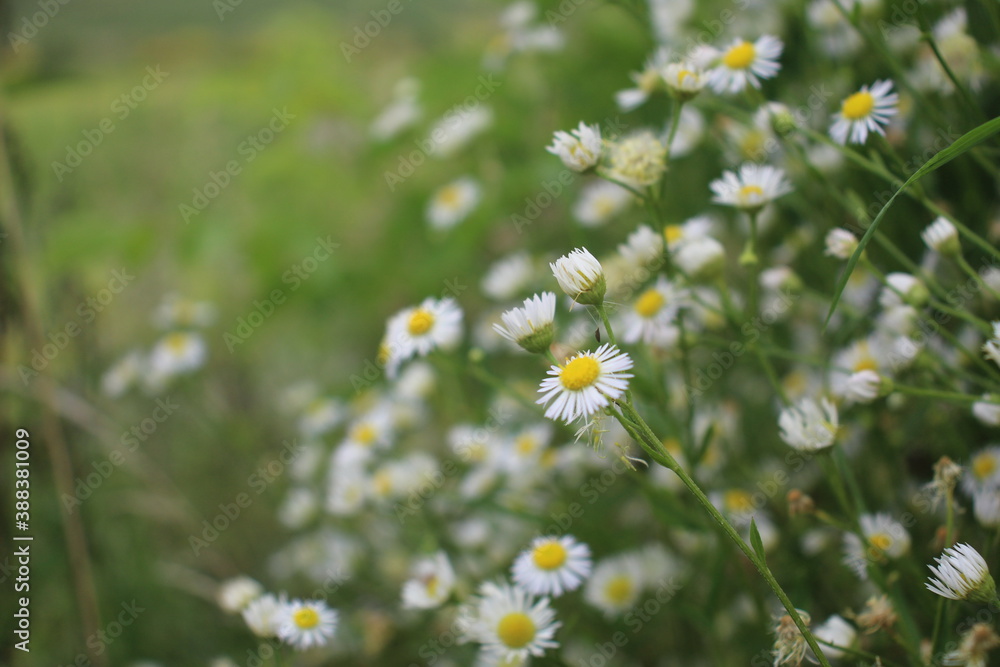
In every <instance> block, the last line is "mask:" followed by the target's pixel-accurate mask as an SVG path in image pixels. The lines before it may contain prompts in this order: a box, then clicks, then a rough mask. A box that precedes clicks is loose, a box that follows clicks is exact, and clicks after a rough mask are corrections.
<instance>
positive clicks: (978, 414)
mask: <svg viewBox="0 0 1000 667" xmlns="http://www.w3.org/2000/svg"><path fill="white" fill-rule="evenodd" d="M983 399H984V400H982V401H977V402H975V403H973V404H972V416H973V417H975V418H976V419H978V420H979V421H980V422H981V423H983V424H986V425H987V426H1000V403H996V402H994V399H995V397H994V396H993V395H990V394H983Z"/></svg>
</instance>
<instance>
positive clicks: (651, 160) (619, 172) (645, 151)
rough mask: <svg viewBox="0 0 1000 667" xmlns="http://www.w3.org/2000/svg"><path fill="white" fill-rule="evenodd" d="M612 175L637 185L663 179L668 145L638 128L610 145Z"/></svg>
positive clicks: (652, 183)
mask: <svg viewBox="0 0 1000 667" xmlns="http://www.w3.org/2000/svg"><path fill="white" fill-rule="evenodd" d="M609 160H610V163H611V168H610V170H609V175H610V176H611V177H612V178H614V179H615V180H616V181H621V182H623V183H625V184H627V185H631V186H632V187H635V188H644V187H648V186H651V185H655V184H656V183H659V182H660V178H662V177H663V172H665V171H666V169H667V161H666V160H667V147H666V146H664V145H663V142H661V141H660V140H659V139H658V138H657V137H656V135H654V134H653V133H652V132H649V131H642V132H637V133H635V134H633V135H630V136H628V137H625V138H624V139H622V140H621V141H618V142H615V143H614V144H612V145H611V148H610V158H609Z"/></svg>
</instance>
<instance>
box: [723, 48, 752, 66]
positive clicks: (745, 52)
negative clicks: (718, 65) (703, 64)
mask: <svg viewBox="0 0 1000 667" xmlns="http://www.w3.org/2000/svg"><path fill="white" fill-rule="evenodd" d="M756 55H757V50H756V49H754V47H753V44H751V43H750V42H740V43H739V44H737V45H736V46H734V47H732V48H731V49H729V50H728V51H726V55H725V56H723V58H722V64H723V65H725V66H726V67H728V68H729V69H746V68H747V67H750V65H752V64H753V61H754V57H755V56H756Z"/></svg>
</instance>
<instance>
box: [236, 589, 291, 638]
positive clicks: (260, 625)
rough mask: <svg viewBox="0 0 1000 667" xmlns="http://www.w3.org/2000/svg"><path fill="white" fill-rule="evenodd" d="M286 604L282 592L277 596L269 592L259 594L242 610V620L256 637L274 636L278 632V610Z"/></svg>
mask: <svg viewBox="0 0 1000 667" xmlns="http://www.w3.org/2000/svg"><path fill="white" fill-rule="evenodd" d="M286 604H287V602H286V601H285V598H284V594H282V597H281V598H277V597H275V596H274V595H271V594H270V593H267V594H265V595H262V596H260V597H259V598H257V599H255V600H254V601H253V602H251V603H250V604H248V605H247V606H246V608H245V609H244V610H243V620H244V621H245V622H246V624H247V627H248V628H250V631H251V632H252V633H254V634H255V635H257V636H258V637H275V636H277V634H278V626H277V619H278V616H279V612H280V611H281V610H282V608H283V607H284V606H285V605H286Z"/></svg>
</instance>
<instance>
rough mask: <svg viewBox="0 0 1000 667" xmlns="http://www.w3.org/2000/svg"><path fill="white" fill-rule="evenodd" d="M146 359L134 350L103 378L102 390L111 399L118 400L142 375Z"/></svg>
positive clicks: (116, 363)
mask: <svg viewBox="0 0 1000 667" xmlns="http://www.w3.org/2000/svg"><path fill="white" fill-rule="evenodd" d="M144 367H145V359H143V356H142V353H140V352H139V351H138V350H132V351H131V352H129V353H128V354H126V355H125V356H124V357H122V358H121V359H119V360H118V361H116V362H115V364H114V365H113V366H112V367H111V368H109V369H108V370H107V372H106V373H105V374H104V376H103V377H102V378H101V390H102V391H103V392H104V393H105V394H106V395H107V396H109V397H111V398H118V397H119V396H121V395H122V394H124V393H125V392H126V391H128V389H129V387H131V386H132V385H133V384H135V383H136V381H137V380H138V379H139V377H140V376H141V375H142V371H143V368H144Z"/></svg>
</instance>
